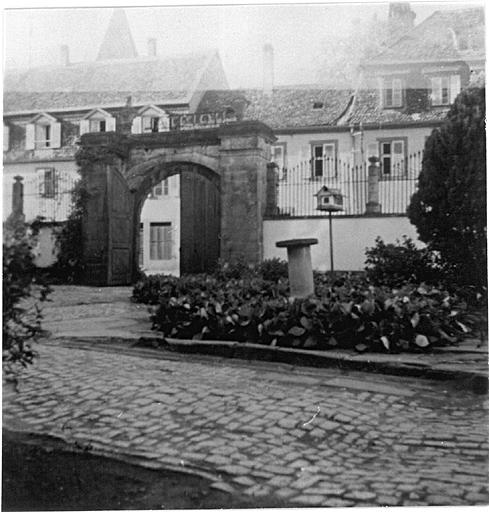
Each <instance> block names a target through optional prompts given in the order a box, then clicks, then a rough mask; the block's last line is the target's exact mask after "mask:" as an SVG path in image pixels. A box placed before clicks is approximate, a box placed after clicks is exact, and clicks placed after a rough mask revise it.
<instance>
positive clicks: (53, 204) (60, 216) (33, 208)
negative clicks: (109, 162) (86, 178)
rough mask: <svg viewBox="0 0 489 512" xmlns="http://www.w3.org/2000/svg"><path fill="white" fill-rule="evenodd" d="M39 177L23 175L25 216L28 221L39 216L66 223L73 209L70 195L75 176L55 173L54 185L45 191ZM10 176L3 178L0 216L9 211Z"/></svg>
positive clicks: (57, 171) (10, 209)
mask: <svg viewBox="0 0 489 512" xmlns="http://www.w3.org/2000/svg"><path fill="white" fill-rule="evenodd" d="M42 180H43V178H42V177H41V176H40V175H38V174H31V175H27V176H24V179H23V180H22V183H23V185H24V215H25V218H26V220H27V221H32V220H34V219H35V218H37V217H41V218H42V219H43V220H44V221H46V222H63V221H66V220H67V218H68V215H69V214H70V212H71V208H72V196H71V192H72V190H73V188H74V186H75V184H76V182H77V180H78V177H77V176H76V175H74V174H73V173H70V172H63V171H59V170H56V171H55V174H54V177H53V186H52V187H51V188H49V190H47V189H46V188H45V183H44V184H43V183H42ZM13 183H14V177H13V176H4V179H3V217H4V220H5V219H6V218H7V217H8V215H9V214H10V212H11V211H12V185H13Z"/></svg>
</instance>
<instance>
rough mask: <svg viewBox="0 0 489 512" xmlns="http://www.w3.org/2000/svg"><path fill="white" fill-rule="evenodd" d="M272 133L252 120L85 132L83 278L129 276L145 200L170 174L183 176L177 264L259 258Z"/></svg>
mask: <svg viewBox="0 0 489 512" xmlns="http://www.w3.org/2000/svg"><path fill="white" fill-rule="evenodd" d="M274 140H275V137H274V136H273V133H272V131H271V130H270V129H269V128H268V127H267V126H266V125H264V124H263V123H260V122H255V121H246V122H238V123H229V124H225V125H222V126H220V127H218V128H209V129H201V130H191V131H177V132H161V133H149V134H141V135H121V134H116V133H99V134H86V135H84V136H83V137H82V140H81V146H82V149H83V150H84V151H85V152H86V154H87V155H90V158H89V159H88V161H89V162H90V163H89V165H88V168H87V167H86V166H85V168H84V176H85V177H86V182H87V190H88V198H87V203H86V209H85V214H84V219H83V234H84V244H83V251H84V260H85V262H86V269H87V270H86V281H87V283H88V284H93V285H99V286H103V285H118V284H129V283H131V282H132V280H133V278H134V276H135V275H136V272H137V245H138V242H137V240H138V237H137V233H138V232H139V230H138V226H139V219H140V214H141V208H142V205H143V203H144V200H145V198H146V197H147V195H148V192H149V191H150V190H151V188H152V187H153V186H154V185H156V184H157V183H158V182H160V181H161V180H163V179H165V178H167V177H169V176H171V175H174V174H180V176H181V199H180V202H181V244H180V262H181V263H180V265H181V271H182V272H202V271H206V270H208V269H209V268H210V267H211V266H212V265H213V264H215V262H216V261H217V259H218V258H219V257H221V258H222V259H224V260H225V261H232V260H235V259H236V258H238V257H243V258H245V260H246V261H249V262H250V263H257V262H259V261H260V260H261V258H262V251H263V248H262V229H263V228H262V226H263V216H264V214H265V210H267V209H268V208H273V205H271V204H270V201H273V198H274V193H273V190H271V189H272V188H274V180H273V167H271V166H270V164H269V162H270V143H271V142H273V141H274ZM107 155H110V158H107ZM267 187H268V192H267Z"/></svg>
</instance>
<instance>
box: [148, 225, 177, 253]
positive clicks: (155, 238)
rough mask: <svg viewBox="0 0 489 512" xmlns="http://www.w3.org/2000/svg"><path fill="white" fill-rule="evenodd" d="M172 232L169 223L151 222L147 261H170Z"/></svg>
mask: <svg viewBox="0 0 489 512" xmlns="http://www.w3.org/2000/svg"><path fill="white" fill-rule="evenodd" d="M172 252H173V231H172V224H171V222H151V223H150V225H149V259H150V260H152V261H161V260H171V258H172Z"/></svg>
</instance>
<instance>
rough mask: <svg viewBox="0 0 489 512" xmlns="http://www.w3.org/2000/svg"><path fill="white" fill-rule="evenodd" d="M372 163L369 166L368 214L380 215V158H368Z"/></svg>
mask: <svg viewBox="0 0 489 512" xmlns="http://www.w3.org/2000/svg"><path fill="white" fill-rule="evenodd" d="M368 161H369V162H370V165H369V166H368V201H367V205H366V207H367V211H366V213H367V215H378V214H379V213H380V212H381V206H380V202H379V179H380V165H379V159H378V158H377V157H375V156H372V157H370V158H369V159H368Z"/></svg>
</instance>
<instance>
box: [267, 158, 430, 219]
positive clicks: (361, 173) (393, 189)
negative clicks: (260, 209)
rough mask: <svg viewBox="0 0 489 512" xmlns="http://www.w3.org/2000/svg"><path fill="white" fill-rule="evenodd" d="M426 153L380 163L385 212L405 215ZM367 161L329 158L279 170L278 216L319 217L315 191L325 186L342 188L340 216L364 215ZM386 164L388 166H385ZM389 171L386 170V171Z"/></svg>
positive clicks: (380, 185)
mask: <svg viewBox="0 0 489 512" xmlns="http://www.w3.org/2000/svg"><path fill="white" fill-rule="evenodd" d="M421 162H422V152H419V153H416V154H413V155H410V156H409V157H408V158H406V159H404V160H400V161H398V162H396V163H395V164H394V165H390V168H389V169H385V168H383V166H382V164H381V166H380V175H379V181H378V197H379V203H380V205H381V213H382V214H405V213H406V209H407V207H408V205H409V202H410V200H411V196H412V195H413V193H414V192H415V191H416V187H417V181H418V176H419V172H420V169H421ZM368 166H369V164H368V163H367V162H365V163H362V164H359V165H352V164H351V163H350V162H349V161H342V160H340V159H325V160H323V162H322V164H321V166H320V167H319V171H320V172H318V167H317V166H316V164H315V161H314V160H309V161H305V162H301V163H299V164H297V165H295V166H294V167H292V168H289V169H286V168H283V169H277V171H276V172H277V208H276V211H275V213H274V214H273V216H274V217H279V218H280V217H319V216H324V215H325V214H326V212H324V211H321V210H317V199H316V196H315V194H317V192H318V191H319V190H320V189H321V188H322V187H323V186H327V187H328V188H334V189H339V190H340V191H341V193H342V194H343V210H342V211H340V212H337V213H336V215H364V214H366V209H367V207H366V205H367V202H368V201H369V197H368ZM384 167H386V166H384ZM386 170H387V171H388V172H385V171H386Z"/></svg>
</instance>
